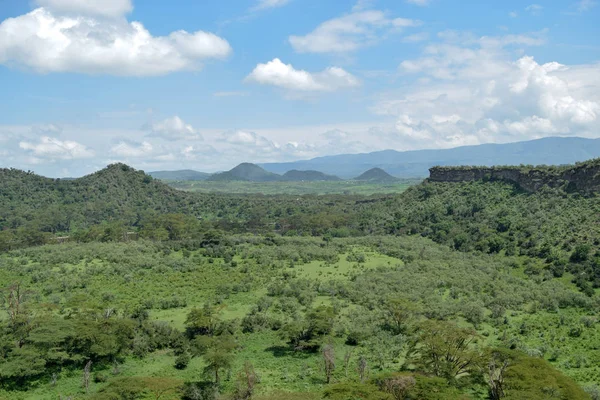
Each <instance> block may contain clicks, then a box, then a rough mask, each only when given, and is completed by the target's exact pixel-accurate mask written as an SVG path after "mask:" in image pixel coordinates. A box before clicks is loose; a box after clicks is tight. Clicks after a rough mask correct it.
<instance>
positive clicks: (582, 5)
mask: <svg viewBox="0 0 600 400" xmlns="http://www.w3.org/2000/svg"><path fill="white" fill-rule="evenodd" d="M576 6H577V11H578V12H585V11H588V10H590V9H592V8H593V7H595V6H596V2H595V1H593V0H581V1H578V2H577V3H576Z"/></svg>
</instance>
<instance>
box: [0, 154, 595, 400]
mask: <svg viewBox="0 0 600 400" xmlns="http://www.w3.org/2000/svg"><path fill="white" fill-rule="evenodd" d="M0 177H1V178H2V179H1V184H0V251H1V254H0V287H1V288H2V300H1V302H2V303H1V304H2V308H3V313H2V315H1V316H0V324H1V328H0V329H1V330H2V335H1V336H0V398H8V399H59V398H60V399H67V398H71V399H182V398H183V399H195V400H200V399H273V400H275V399H321V398H323V399H364V400H366V399H394V400H396V399H423V400H426V399H440V400H441V399H491V400H499V399H565V400H571V399H588V400H589V399H598V398H600V387H598V382H600V367H599V366H600V329H599V322H598V318H599V315H598V310H599V309H600V297H599V295H598V293H599V289H598V287H599V286H600V252H598V244H599V242H598V241H599V240H600V232H599V226H600V224H599V223H600V221H599V219H600V202H599V201H598V198H597V197H595V196H594V195H593V194H591V195H590V194H587V195H585V196H584V195H582V194H578V193H567V192H565V191H562V190H560V189H544V190H541V191H538V192H535V193H525V192H523V191H520V190H519V189H518V188H517V187H515V186H513V185H511V184H508V183H502V182H469V183H453V184H449V183H432V182H425V183H423V184H420V185H416V186H413V187H410V188H409V189H408V190H406V191H405V192H403V193H401V194H395V195H391V194H378V195H370V196H364V195H324V196H316V195H302V196H299V195H293V196H291V195H273V196H265V195H257V194H254V195H244V194H217V193H189V192H181V191H177V190H174V189H172V188H169V187H168V186H166V185H164V184H162V183H160V182H158V181H156V180H154V179H152V178H150V177H148V176H146V175H145V174H144V173H143V172H140V171H134V170H132V169H131V168H129V167H127V166H124V165H113V166H110V167H109V168H107V169H105V170H103V171H100V172H98V173H96V174H94V175H90V176H88V177H84V178H81V179H77V180H65V181H63V180H61V181H59V180H52V179H47V178H42V177H39V176H36V175H33V174H31V173H25V172H22V171H16V170H1V171H0ZM333 183H335V182H333Z"/></svg>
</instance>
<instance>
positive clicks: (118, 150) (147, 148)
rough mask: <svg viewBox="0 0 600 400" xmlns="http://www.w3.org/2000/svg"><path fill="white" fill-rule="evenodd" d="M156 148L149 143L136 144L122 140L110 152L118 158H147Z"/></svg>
mask: <svg viewBox="0 0 600 400" xmlns="http://www.w3.org/2000/svg"><path fill="white" fill-rule="evenodd" d="M153 151H154V147H153V146H152V144H150V143H149V142H146V141H144V142H142V143H136V142H131V141H125V140H122V141H120V142H119V143H117V144H116V145H115V146H113V147H112V148H111V149H110V152H111V153H112V154H114V155H116V156H118V157H126V158H129V157H132V158H137V157H146V156H149V155H150V154H152V152H153Z"/></svg>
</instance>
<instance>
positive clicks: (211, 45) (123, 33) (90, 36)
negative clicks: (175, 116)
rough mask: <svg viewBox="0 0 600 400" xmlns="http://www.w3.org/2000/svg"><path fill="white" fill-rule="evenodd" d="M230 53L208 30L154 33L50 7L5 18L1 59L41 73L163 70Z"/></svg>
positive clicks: (145, 73) (148, 72)
mask: <svg viewBox="0 0 600 400" xmlns="http://www.w3.org/2000/svg"><path fill="white" fill-rule="evenodd" d="M54 1H56V0H54ZM230 53H231V47H230V46H229V43H228V42H227V41H226V40H225V39H222V38H220V37H218V36H216V35H214V34H212V33H208V32H203V31H197V32H194V33H188V32H186V31H176V32H173V33H171V34H169V35H168V36H160V37H154V36H152V35H151V34H150V32H148V30H146V28H144V26H143V25H142V24H141V23H140V22H131V23H129V22H127V21H125V20H124V19H116V20H107V19H102V18H100V19H96V18H94V17H83V16H65V15H60V14H55V13H53V12H52V11H50V10H49V9H45V8H38V9H35V10H33V11H31V12H30V13H28V14H25V15H21V16H19V17H16V18H9V19H6V20H4V21H3V22H2V23H0V64H6V65H15V66H20V67H25V68H28V69H32V70H34V71H37V72H41V73H49V72H77V73H85V74H110V75H121V76H151V75H163V74H167V73H170V72H175V71H181V70H193V69H198V68H200V67H201V65H202V64H201V62H202V61H203V60H206V59H210V58H225V57H227V56H228V55H229V54H230Z"/></svg>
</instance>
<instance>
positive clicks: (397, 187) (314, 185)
mask: <svg viewBox="0 0 600 400" xmlns="http://www.w3.org/2000/svg"><path fill="white" fill-rule="evenodd" d="M166 182H167V183H168V184H169V185H170V186H172V187H174V188H176V189H180V190H185V191H190V192H196V193H235V194H265V195H273V194H289V195H304V194H318V195H323V194H360V195H372V194H392V193H402V192H403V191H405V190H406V189H407V188H408V187H410V186H412V185H415V184H417V183H418V182H420V180H416V179H415V180H403V181H398V182H395V183H376V182H361V181H323V182H244V181H223V182H209V181H166Z"/></svg>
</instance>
